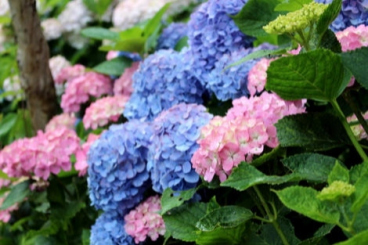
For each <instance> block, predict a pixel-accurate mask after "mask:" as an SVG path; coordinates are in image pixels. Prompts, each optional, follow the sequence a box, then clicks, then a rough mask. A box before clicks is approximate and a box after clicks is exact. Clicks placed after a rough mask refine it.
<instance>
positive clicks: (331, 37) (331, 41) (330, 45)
mask: <svg viewBox="0 0 368 245" xmlns="http://www.w3.org/2000/svg"><path fill="white" fill-rule="evenodd" d="M319 47H320V48H325V49H329V50H331V51H332V52H334V53H341V52H342V50H341V44H340V42H339V40H337V37H336V35H335V33H334V32H333V31H331V30H329V29H327V30H326V32H325V33H324V34H323V36H322V39H321V41H320V44H319Z"/></svg>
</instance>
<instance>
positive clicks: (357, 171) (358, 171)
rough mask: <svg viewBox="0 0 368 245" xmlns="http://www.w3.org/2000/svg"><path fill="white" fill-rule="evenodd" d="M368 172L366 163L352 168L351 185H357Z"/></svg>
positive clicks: (350, 172)
mask: <svg viewBox="0 0 368 245" xmlns="http://www.w3.org/2000/svg"><path fill="white" fill-rule="evenodd" d="M367 172H368V166H367V165H366V163H363V164H358V165H355V166H354V167H352V168H351V169H350V171H349V175H350V183H352V184H355V183H356V182H357V181H358V180H359V178H360V177H362V176H363V175H364V174H366V173H367Z"/></svg>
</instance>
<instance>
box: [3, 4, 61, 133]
mask: <svg viewBox="0 0 368 245" xmlns="http://www.w3.org/2000/svg"><path fill="white" fill-rule="evenodd" d="M8 2H9V5H10V13H11V17H12V23H13V27H14V31H15V35H16V40H17V44H18V53H17V62H18V67H19V71H20V80H21V86H22V88H23V89H24V91H25V94H26V100H27V107H28V109H29V111H30V115H31V120H32V124H33V128H34V129H35V130H40V129H44V128H45V126H46V124H47V122H48V121H49V120H50V119H51V117H52V116H53V115H55V114H56V112H57V109H58V105H57V98H56V93H55V87H54V81H53V78H52V75H51V71H50V68H49V55H50V54H49V47H48V45H47V42H46V40H45V38H44V36H43V33H42V29H41V25H40V19H39V17H38V15H37V9H36V0H8Z"/></svg>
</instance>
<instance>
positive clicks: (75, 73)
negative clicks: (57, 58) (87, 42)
mask: <svg viewBox="0 0 368 245" xmlns="http://www.w3.org/2000/svg"><path fill="white" fill-rule="evenodd" d="M63 66H64V65H63ZM85 73H86V67H84V66H83V65H79V64H77V65H73V66H65V67H63V68H62V69H61V70H60V71H59V72H58V74H57V76H56V77H55V78H54V79H55V83H57V84H63V83H64V82H68V81H71V80H73V79H74V78H77V77H79V76H82V75H84V74H85Z"/></svg>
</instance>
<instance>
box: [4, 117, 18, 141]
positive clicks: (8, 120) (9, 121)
mask: <svg viewBox="0 0 368 245" xmlns="http://www.w3.org/2000/svg"><path fill="white" fill-rule="evenodd" d="M17 117H18V115H17V114H16V113H8V114H7V115H6V116H5V117H4V118H3V119H2V120H1V121H0V136H3V135H5V134H7V133H8V132H9V131H10V130H11V129H12V127H13V126H14V124H15V123H16V122H17Z"/></svg>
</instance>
